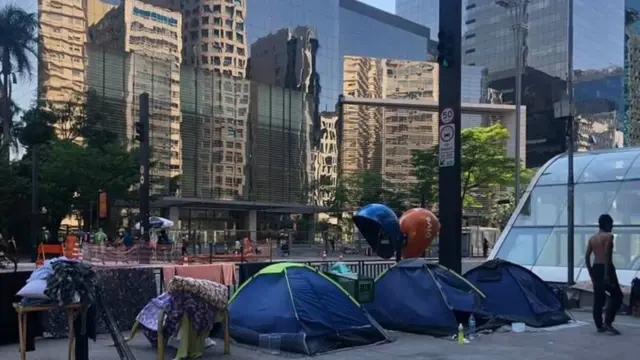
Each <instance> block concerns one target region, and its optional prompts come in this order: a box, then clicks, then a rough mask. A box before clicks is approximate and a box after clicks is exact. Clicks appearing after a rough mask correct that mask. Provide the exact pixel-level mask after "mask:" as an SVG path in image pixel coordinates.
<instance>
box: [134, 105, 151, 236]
mask: <svg viewBox="0 0 640 360" xmlns="http://www.w3.org/2000/svg"><path fill="white" fill-rule="evenodd" d="M138 104H139V106H140V120H139V121H138V122H137V123H136V140H138V141H139V142H140V234H141V235H142V240H144V241H145V242H146V243H148V242H149V228H150V227H151V226H150V224H149V215H150V212H151V211H150V209H149V208H150V204H149V180H150V179H149V156H150V155H149V153H150V151H149V146H150V144H149V143H150V141H151V139H149V94H148V93H142V94H140V101H139V103H138Z"/></svg>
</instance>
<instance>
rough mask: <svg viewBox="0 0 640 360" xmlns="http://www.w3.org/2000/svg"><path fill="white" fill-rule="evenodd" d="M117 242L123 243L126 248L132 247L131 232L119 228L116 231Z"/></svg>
mask: <svg viewBox="0 0 640 360" xmlns="http://www.w3.org/2000/svg"><path fill="white" fill-rule="evenodd" d="M118 244H122V245H124V247H125V249H127V250H129V249H131V248H132V247H133V236H131V233H129V232H128V231H125V230H124V229H120V230H119V231H118Z"/></svg>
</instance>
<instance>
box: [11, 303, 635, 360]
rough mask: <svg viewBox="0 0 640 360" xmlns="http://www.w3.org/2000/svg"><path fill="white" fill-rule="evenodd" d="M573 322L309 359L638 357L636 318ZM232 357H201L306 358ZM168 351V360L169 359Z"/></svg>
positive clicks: (399, 338)
mask: <svg viewBox="0 0 640 360" xmlns="http://www.w3.org/2000/svg"><path fill="white" fill-rule="evenodd" d="M574 316H575V317H576V319H577V320H578V322H577V323H575V324H569V325H565V326H561V327H557V328H553V329H550V330H541V331H537V332H525V333H510V332H496V333H493V334H488V335H481V336H480V337H479V338H478V339H475V340H473V341H472V342H471V343H469V344H465V345H459V344H458V343H457V342H455V341H452V340H447V339H436V338H433V337H430V336H422V335H412V334H405V333H398V332H391V333H390V335H391V336H392V337H393V338H395V339H396V340H395V341H394V342H393V343H390V344H383V345H376V346H368V347H363V348H357V349H350V350H343V351H337V352H333V353H329V354H324V355H320V356H316V357H314V358H315V359H317V360H323V359H333V360H388V359H407V360H409V359H411V360H420V359H429V360H485V359H486V360H502V359H504V360H534V359H535V360H538V359H540V360H552V359H553V360H575V359H584V360H587V359H616V360H626V359H629V360H631V359H637V358H638V351H640V348H639V347H638V344H637V341H638V339H639V338H640V319H634V318H630V317H627V316H621V317H620V318H619V319H618V322H617V324H618V328H619V329H620V330H621V331H622V333H623V334H622V335H621V336H611V335H606V334H598V333H596V332H595V330H594V327H593V324H592V323H591V320H590V314H589V313H588V312H579V311H578V312H575V313H574ZM111 344H112V342H111V338H110V337H109V336H108V335H101V336H100V337H99V339H98V341H97V342H95V343H94V342H90V349H91V356H90V358H91V360H114V359H117V358H118V355H117V352H116V349H115V348H114V347H113V346H112V345H111ZM131 348H132V350H133V352H134V354H135V356H136V359H138V360H153V359H156V355H155V352H154V350H153V349H152V348H151V346H150V345H149V343H148V342H147V341H146V339H145V338H144V336H142V334H139V335H138V336H137V337H136V338H135V339H134V341H133V342H132V343H131ZM66 350H67V340H66V339H62V340H46V339H43V340H39V341H37V342H36V351H35V352H32V353H29V354H28V357H27V358H28V359H29V360H59V359H65V358H66ZM231 351H232V354H231V356H223V355H222V344H221V343H220V341H219V342H218V346H216V347H213V348H209V349H208V350H207V352H206V353H205V357H204V358H205V359H212V358H220V359H228V360H240V359H242V360H254V359H255V360H262V359H265V360H268V359H276V358H296V359H301V358H305V357H304V356H300V355H296V354H281V355H280V356H273V355H268V354H265V353H263V352H260V351H258V350H256V349H252V348H249V347H246V346H240V345H233V346H232V350H231ZM172 355H173V352H171V351H169V352H168V354H167V359H170V358H172ZM17 358H18V346H17V345H11V346H2V347H0V359H7V360H9V359H17Z"/></svg>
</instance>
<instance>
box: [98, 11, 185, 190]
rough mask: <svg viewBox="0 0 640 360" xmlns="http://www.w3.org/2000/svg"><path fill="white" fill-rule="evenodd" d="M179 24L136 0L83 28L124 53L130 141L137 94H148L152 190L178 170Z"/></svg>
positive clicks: (172, 16) (136, 113) (101, 44)
mask: <svg viewBox="0 0 640 360" xmlns="http://www.w3.org/2000/svg"><path fill="white" fill-rule="evenodd" d="M181 25H182V17H181V15H180V13H177V12H173V11H171V10H169V9H166V8H161V7H157V6H153V5H149V4H148V3H145V2H142V1H139V0H125V1H124V2H123V3H122V4H121V5H120V6H118V7H115V8H113V9H111V10H109V12H107V13H106V14H105V15H104V17H103V18H102V19H101V20H100V21H98V22H97V23H96V24H94V25H92V26H91V27H90V28H89V31H88V34H89V38H90V41H91V43H92V44H93V45H94V46H97V47H101V48H104V49H116V50H120V51H125V52H126V53H127V55H126V58H125V59H126V60H125V61H126V63H127V66H126V69H125V79H124V82H125V83H126V89H125V94H126V101H125V104H126V113H125V114H126V115H125V116H126V118H125V119H124V120H125V122H126V125H125V129H126V134H125V136H126V139H128V140H129V141H132V140H133V137H134V131H133V129H134V123H135V122H136V121H138V118H139V109H138V96H139V95H140V94H142V93H143V92H147V93H149V96H150V99H149V102H150V104H149V108H150V109H149V110H150V116H149V117H150V118H149V121H150V125H149V128H150V130H149V133H150V134H149V137H150V138H149V139H148V140H149V142H150V146H151V151H152V158H153V160H155V161H157V163H158V164H157V165H156V166H155V167H153V169H152V177H154V178H155V179H153V181H152V186H154V188H153V189H152V191H153V192H155V193H163V194H167V191H168V189H169V187H170V186H169V185H170V181H171V179H172V178H175V177H177V176H179V175H181V174H182V166H181V164H182V146H181V138H180V125H181V111H180V64H181V60H182V59H181V50H182V41H181V31H180V30H181ZM88 60H89V61H91V58H89V59H88ZM114 75H115V74H110V76H114Z"/></svg>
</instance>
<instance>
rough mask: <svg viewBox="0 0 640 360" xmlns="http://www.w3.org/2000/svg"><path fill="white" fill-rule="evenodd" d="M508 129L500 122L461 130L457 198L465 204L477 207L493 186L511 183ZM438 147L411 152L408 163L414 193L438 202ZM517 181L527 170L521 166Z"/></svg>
mask: <svg viewBox="0 0 640 360" xmlns="http://www.w3.org/2000/svg"><path fill="white" fill-rule="evenodd" d="M508 139H509V132H508V130H507V129H506V128H504V127H503V126H502V125H499V124H498V125H493V126H489V127H476V128H468V129H463V130H462V132H461V140H462V142H461V167H462V176H461V191H462V192H461V194H460V196H461V198H462V200H463V204H464V205H465V206H466V207H474V206H478V205H479V204H480V203H481V200H482V198H485V197H487V196H489V195H491V194H492V193H494V192H495V191H494V188H496V187H510V186H513V183H514V175H515V171H514V169H515V166H516V162H515V160H514V159H512V158H509V157H507V156H506V143H507V140H508ZM438 158H439V154H438V146H434V147H432V148H430V149H428V150H418V151H414V152H413V154H412V164H413V166H414V174H415V176H416V178H417V179H418V185H417V186H416V189H415V193H418V194H420V195H422V196H424V198H425V200H426V202H427V203H429V204H434V203H437V202H438V190H439V188H438V183H439V179H438V174H439V169H440V167H439V163H438ZM520 175H521V182H522V183H526V182H528V179H529V178H530V177H531V172H530V171H529V170H528V169H526V168H524V167H523V166H521V169H520Z"/></svg>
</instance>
